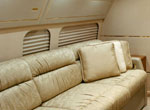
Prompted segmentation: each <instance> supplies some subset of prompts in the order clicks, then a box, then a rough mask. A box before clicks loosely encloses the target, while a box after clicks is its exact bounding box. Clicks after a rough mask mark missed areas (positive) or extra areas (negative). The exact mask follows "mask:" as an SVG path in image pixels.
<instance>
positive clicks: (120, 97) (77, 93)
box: [42, 83, 130, 110]
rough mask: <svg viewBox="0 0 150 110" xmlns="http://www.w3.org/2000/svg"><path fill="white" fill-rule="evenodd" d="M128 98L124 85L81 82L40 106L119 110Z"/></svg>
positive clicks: (70, 109) (71, 109)
mask: <svg viewBox="0 0 150 110" xmlns="http://www.w3.org/2000/svg"><path fill="white" fill-rule="evenodd" d="M129 99H130V93H129V91H128V89H126V88H125V87H121V86H113V87H112V85H104V84H99V85H98V86H97V84H86V83H82V84H80V85H78V86H76V87H74V88H72V89H69V90H68V91H66V92H64V93H62V94H60V95H58V96H56V97H55V98H53V99H51V100H49V101H47V102H45V103H43V104H42V106H43V107H50V108H61V109H64V110H119V109H120V108H121V107H122V106H124V105H125V104H126V103H127V101H128V100H129ZM50 110H51V109H50Z"/></svg>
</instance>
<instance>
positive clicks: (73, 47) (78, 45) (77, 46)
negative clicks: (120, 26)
mask: <svg viewBox="0 0 150 110" xmlns="http://www.w3.org/2000/svg"><path fill="white" fill-rule="evenodd" d="M101 42H102V41H101V40H90V41H85V42H80V43H76V44H71V45H67V46H64V47H65V48H69V49H71V50H72V51H73V53H74V55H75V58H76V60H79V55H78V51H79V49H80V48H81V47H84V46H87V45H95V44H100V43H101Z"/></svg>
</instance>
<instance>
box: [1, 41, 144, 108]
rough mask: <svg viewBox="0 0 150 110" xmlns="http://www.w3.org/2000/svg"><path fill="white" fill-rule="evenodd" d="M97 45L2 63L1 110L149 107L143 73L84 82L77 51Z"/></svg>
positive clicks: (55, 51) (60, 50)
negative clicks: (146, 105)
mask: <svg viewBox="0 0 150 110" xmlns="http://www.w3.org/2000/svg"><path fill="white" fill-rule="evenodd" d="M97 42H100V41H99V40H97V41H90V42H89V41H88V42H84V43H78V44H74V45H71V46H67V47H65V48H60V49H56V50H52V51H49V52H43V53H37V54H34V55H29V56H26V57H22V58H18V59H14V60H10V61H6V62H3V63H0V110H140V109H141V108H142V107H143V106H144V105H145V104H146V101H145V80H146V73H145V72H144V71H143V70H128V71H127V72H126V73H124V74H121V75H120V76H116V77H110V78H106V79H101V80H98V81H94V82H90V83H83V82H82V75H81V65H80V61H79V57H78V54H77V50H78V49H79V48H80V47H81V46H84V45H87V44H94V43H97ZM72 50H73V51H72Z"/></svg>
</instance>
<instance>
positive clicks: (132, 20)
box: [103, 0, 150, 36]
mask: <svg viewBox="0 0 150 110" xmlns="http://www.w3.org/2000/svg"><path fill="white" fill-rule="evenodd" d="M149 12H150V0H115V1H114V3H113V4H112V7H111V9H110V11H109V13H108V15H107V16H106V18H105V21H104V27H103V35H134V36H150V14H149Z"/></svg>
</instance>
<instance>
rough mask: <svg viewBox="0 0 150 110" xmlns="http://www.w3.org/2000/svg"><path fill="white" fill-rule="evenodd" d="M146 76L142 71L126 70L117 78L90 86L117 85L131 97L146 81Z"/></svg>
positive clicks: (99, 81)
mask: <svg viewBox="0 0 150 110" xmlns="http://www.w3.org/2000/svg"><path fill="white" fill-rule="evenodd" d="M146 77H147V74H146V72H145V71H143V70H128V71H127V72H125V73H124V74H121V75H120V76H117V77H111V78H106V79H103V80H98V81H95V82H92V83H90V84H105V85H112V86H113V85H118V86H122V87H125V88H127V89H128V90H129V91H130V93H131V96H133V95H134V94H135V93H136V92H137V91H138V90H139V89H140V88H141V87H142V86H143V85H144V84H145V81H146Z"/></svg>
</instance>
